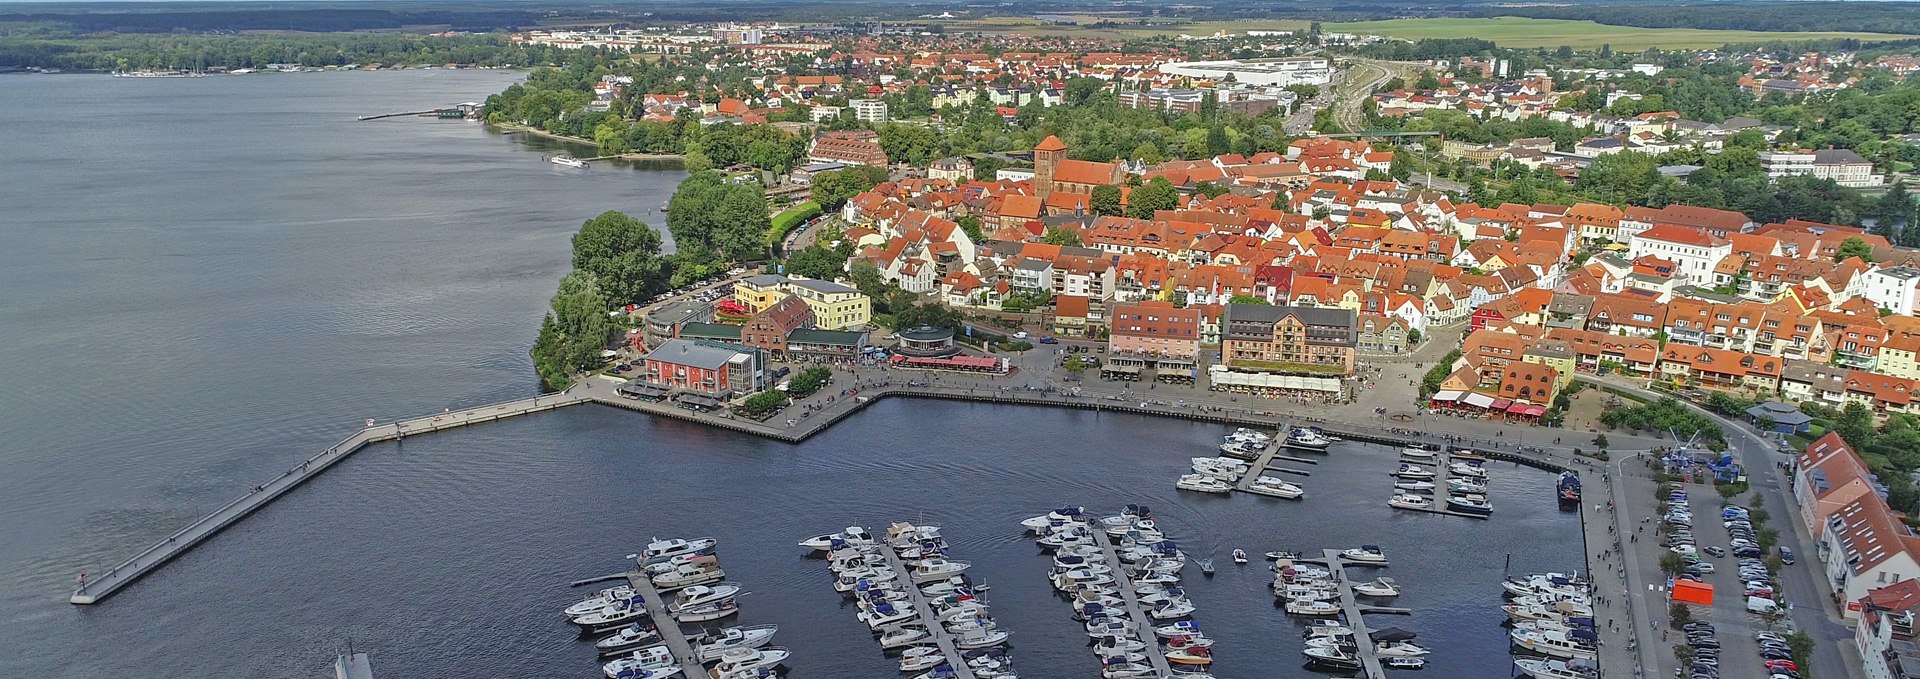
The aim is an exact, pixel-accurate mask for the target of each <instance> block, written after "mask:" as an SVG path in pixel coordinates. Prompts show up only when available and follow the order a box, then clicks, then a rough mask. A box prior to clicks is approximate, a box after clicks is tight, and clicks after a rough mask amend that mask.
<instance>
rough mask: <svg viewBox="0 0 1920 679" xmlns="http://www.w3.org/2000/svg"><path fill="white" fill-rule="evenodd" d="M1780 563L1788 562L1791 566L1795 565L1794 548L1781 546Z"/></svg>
mask: <svg viewBox="0 0 1920 679" xmlns="http://www.w3.org/2000/svg"><path fill="white" fill-rule="evenodd" d="M1780 563H1783V564H1786V565H1789V566H1791V565H1793V550H1792V549H1789V548H1786V547H1781V548H1780Z"/></svg>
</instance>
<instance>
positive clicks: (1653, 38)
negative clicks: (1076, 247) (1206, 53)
mask: <svg viewBox="0 0 1920 679" xmlns="http://www.w3.org/2000/svg"><path fill="white" fill-rule="evenodd" d="M1088 18H1092V17H1088ZM946 27H947V30H948V31H977V32H981V33H1018V34H1028V35H1063V36H1073V37H1087V38H1110V39H1127V38H1145V37H1159V36H1172V35H1181V34H1185V35H1208V34H1213V33H1218V32H1221V31H1225V32H1228V33H1235V34H1238V33H1245V32H1246V31H1249V30H1256V31H1258V30H1269V31H1304V30H1306V29H1307V27H1308V22H1305V21H1284V20H1281V21H1200V22H1192V23H1185V24H1177V25H1165V26H1117V27H1111V28H1093V27H1088V26H1060V25H1051V24H1046V23H1043V22H1041V21H1039V20H1038V19H1033V18H1030V17H987V18H982V19H967V20H960V21H953V22H947V23H946ZM1321 30H1324V31H1327V32H1329V33H1367V34H1373V35H1384V36H1388V37H1394V38H1402V39H1406V40H1419V39H1421V38H1481V39H1484V40H1492V41H1493V42H1495V43H1497V44H1499V45H1500V46H1501V47H1559V46H1561V45H1568V46H1571V47H1573V48H1575V49H1597V48H1599V47H1600V46H1601V45H1611V46H1612V47H1613V49H1614V50H1616V51H1639V50H1643V49H1646V48H1648V47H1659V48H1662V49H1700V48H1710V47H1719V46H1722V45H1726V44H1729V43H1748V42H1767V41H1775V40H1815V39H1827V38H1857V39H1860V40H1904V39H1910V38H1912V37H1914V36H1909V35H1896V34H1892V33H1848V32H1838V31H1818V32H1816V31H1797V32H1795V31H1778V32H1776V31H1725V30H1708V29H1695V28H1639V27H1636V26H1610V25H1607V24H1598V23H1594V22H1591V21H1567V20H1562V19H1527V18H1520V17H1495V18H1479V19H1392V20H1387V21H1361V22H1353V23H1327V24H1322V25H1321Z"/></svg>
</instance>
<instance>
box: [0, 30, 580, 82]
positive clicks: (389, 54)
mask: <svg viewBox="0 0 1920 679" xmlns="http://www.w3.org/2000/svg"><path fill="white" fill-rule="evenodd" d="M555 51H556V50H553V49H552V48H548V47H542V46H537V45H512V44H508V42H507V36H506V35H505V34H494V33H490V34H482V35H452V36H432V35H418V34H407V33H326V34H318V35H295V34H286V35H187V34H106V35H97V36H87V37H76V36H72V35H69V34H65V33H62V32H59V31H53V30H46V29H44V28H41V27H33V28H25V29H22V28H21V27H6V26H4V25H0V68H5V67H16V68H20V67H24V68H59V69H69V70H102V71H106V70H143V69H154V70H172V69H179V70H194V71H198V70H205V69H210V68H226V69H239V68H260V67H262V66H265V65H267V64H300V65H302V66H314V67H320V66H344V65H347V64H386V65H443V64H461V65H467V66H525V65H528V64H539V63H547V62H550V61H553V60H556V59H558V58H559V57H558V55H556V54H554V52H555Z"/></svg>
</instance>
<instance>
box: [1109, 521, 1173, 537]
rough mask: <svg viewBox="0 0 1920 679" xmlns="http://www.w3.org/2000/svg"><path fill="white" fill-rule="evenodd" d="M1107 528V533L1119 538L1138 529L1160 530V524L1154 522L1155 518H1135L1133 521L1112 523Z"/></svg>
mask: <svg viewBox="0 0 1920 679" xmlns="http://www.w3.org/2000/svg"><path fill="white" fill-rule="evenodd" d="M1106 529H1107V535H1111V536H1113V537H1116V538H1117V537H1120V536H1122V535H1126V534H1127V533H1129V532H1132V531H1136V530H1143V531H1154V532H1159V530H1160V525H1159V524H1156V523H1154V522H1153V519H1135V520H1134V521H1133V522H1132V523H1124V524H1119V525H1111V526H1107V527H1106Z"/></svg>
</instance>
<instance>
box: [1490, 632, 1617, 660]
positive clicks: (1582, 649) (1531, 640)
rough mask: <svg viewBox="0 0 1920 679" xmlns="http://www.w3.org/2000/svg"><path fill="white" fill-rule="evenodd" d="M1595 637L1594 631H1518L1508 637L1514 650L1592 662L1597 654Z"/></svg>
mask: <svg viewBox="0 0 1920 679" xmlns="http://www.w3.org/2000/svg"><path fill="white" fill-rule="evenodd" d="M1593 636H1594V632H1593V630H1581V629H1576V630H1574V631H1572V632H1561V631H1558V630H1533V629H1516V630H1514V631H1512V632H1510V633H1508V635H1507V637H1508V638H1510V639H1512V640H1513V647H1514V648H1517V649H1520V650H1523V651H1527V652H1529V653H1535V654H1538V655H1544V656H1548V657H1552V658H1561V659H1578V660H1592V659H1593V658H1594V656H1595V655H1596V654H1597V651H1596V650H1595V648H1594V645H1593V641H1592V637H1593ZM1583 637H1584V638H1583Z"/></svg>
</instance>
